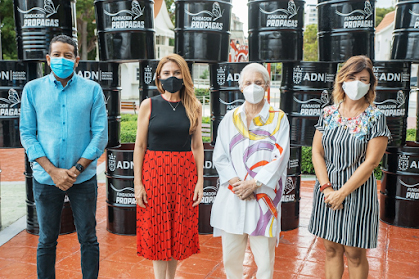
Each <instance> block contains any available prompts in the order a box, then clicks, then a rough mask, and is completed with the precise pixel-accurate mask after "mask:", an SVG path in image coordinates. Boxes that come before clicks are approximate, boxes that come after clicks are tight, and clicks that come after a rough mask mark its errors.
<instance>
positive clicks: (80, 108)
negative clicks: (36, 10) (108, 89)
mask: <svg viewBox="0 0 419 279" xmlns="http://www.w3.org/2000/svg"><path fill="white" fill-rule="evenodd" d="M49 52H50V53H49V54H47V56H46V58H47V63H48V65H49V66H50V67H51V70H52V72H51V74H50V75H47V76H45V77H42V78H39V79H36V80H34V81H31V82H29V83H28V84H26V86H25V88H24V89H23V94H22V103H21V114H20V135H21V142H22V145H23V147H24V148H25V151H26V154H27V156H28V159H29V161H30V162H34V164H33V176H34V184H33V192H34V197H35V204H36V210H37V214H38V223H39V243H38V250H37V271H38V278H42V279H45V278H55V259H56V246H57V239H58V235H59V231H60V216H61V210H62V207H63V202H64V197H65V195H66V194H67V196H68V197H69V199H70V203H71V208H72V210H73V215H74V223H75V225H76V230H77V235H78V239H79V242H80V251H81V268H82V273H83V278H97V276H98V272H99V243H98V242H97V237H96V202H97V181H96V165H97V159H98V158H99V157H100V156H101V155H102V153H103V151H104V149H105V147H106V144H107V141H108V136H107V134H108V126H107V125H108V124H107V116H106V108H105V102H104V96H103V92H102V89H101V88H100V86H99V85H98V84H97V83H95V82H93V81H90V80H86V79H84V78H82V77H79V76H78V75H76V74H74V70H75V68H76V67H77V65H78V62H79V60H80V57H78V56H77V45H76V43H75V42H74V40H72V39H71V38H70V37H68V36H65V35H59V36H57V37H55V38H53V39H52V40H51V44H50V49H49Z"/></svg>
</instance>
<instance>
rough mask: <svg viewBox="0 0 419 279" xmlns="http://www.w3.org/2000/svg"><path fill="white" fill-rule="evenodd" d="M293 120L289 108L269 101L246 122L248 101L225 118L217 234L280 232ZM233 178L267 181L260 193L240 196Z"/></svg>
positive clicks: (218, 151) (217, 155) (214, 217)
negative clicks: (249, 197)
mask: <svg viewBox="0 0 419 279" xmlns="http://www.w3.org/2000/svg"><path fill="white" fill-rule="evenodd" d="M289 153H290V147H289V123H288V119H287V116H286V115H285V113H284V112H283V111H282V110H280V109H277V108H274V107H272V106H270V105H269V103H268V102H267V101H266V100H265V104H264V106H263V108H262V110H261V111H260V113H259V115H258V116H256V117H255V118H254V119H253V120H252V122H251V123H250V127H247V121H246V114H245V111H244V104H243V105H241V106H240V107H238V108H236V109H235V110H232V111H229V112H228V113H227V114H226V115H225V116H224V118H223V120H222V121H221V123H220V125H219V128H218V136H217V140H216V144H215V147H214V155H213V162H214V165H215V167H216V168H217V171H218V175H219V177H220V188H219V189H218V193H217V196H216V198H215V200H214V204H213V206H212V210H211V226H212V227H214V236H220V235H221V231H220V230H223V231H225V232H228V233H232V234H244V233H246V234H249V235H252V236H267V237H276V238H277V241H278V240H279V233H280V231H281V198H282V193H283V189H284V185H285V182H286V176H287V163H288V159H289ZM234 177H239V178H240V179H241V180H251V179H254V178H256V180H258V181H260V182H262V183H263V185H262V187H260V188H259V189H257V190H256V191H255V193H254V194H255V198H256V199H253V200H250V201H243V200H241V199H240V198H239V197H238V196H237V195H236V194H234V193H233V191H232V186H231V185H229V183H228V181H229V180H230V179H232V178H234Z"/></svg>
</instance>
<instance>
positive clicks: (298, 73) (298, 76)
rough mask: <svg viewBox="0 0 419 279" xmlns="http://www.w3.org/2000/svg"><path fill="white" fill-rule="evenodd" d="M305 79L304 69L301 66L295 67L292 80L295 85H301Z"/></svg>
mask: <svg viewBox="0 0 419 279" xmlns="http://www.w3.org/2000/svg"><path fill="white" fill-rule="evenodd" d="M302 79H303V69H301V68H300V66H297V67H294V71H293V73H292V80H293V81H294V83H295V84H299V83H300V82H301V81H302Z"/></svg>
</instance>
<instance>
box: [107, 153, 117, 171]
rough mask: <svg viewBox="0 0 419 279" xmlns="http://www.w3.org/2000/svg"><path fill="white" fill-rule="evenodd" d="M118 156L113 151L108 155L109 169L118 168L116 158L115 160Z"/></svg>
mask: <svg viewBox="0 0 419 279" xmlns="http://www.w3.org/2000/svg"><path fill="white" fill-rule="evenodd" d="M115 158H116V156H115V155H113V154H112V153H111V154H109V155H108V169H109V171H112V172H113V171H115V169H116V160H115Z"/></svg>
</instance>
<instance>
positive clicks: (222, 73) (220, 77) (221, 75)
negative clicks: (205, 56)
mask: <svg viewBox="0 0 419 279" xmlns="http://www.w3.org/2000/svg"><path fill="white" fill-rule="evenodd" d="M225 82H226V68H225V67H224V68H223V67H222V66H220V68H219V69H217V83H218V85H224V83H225Z"/></svg>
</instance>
